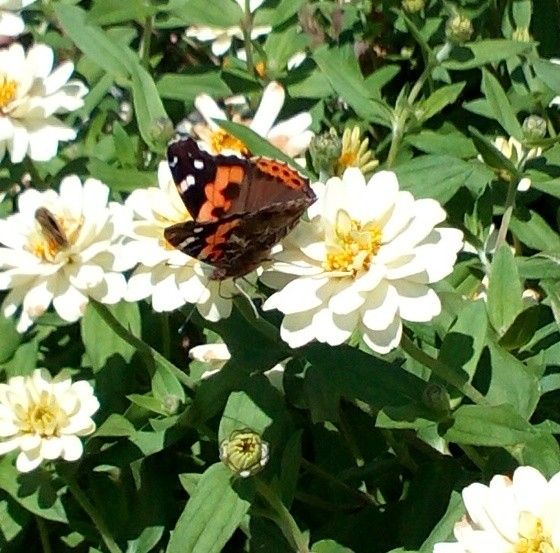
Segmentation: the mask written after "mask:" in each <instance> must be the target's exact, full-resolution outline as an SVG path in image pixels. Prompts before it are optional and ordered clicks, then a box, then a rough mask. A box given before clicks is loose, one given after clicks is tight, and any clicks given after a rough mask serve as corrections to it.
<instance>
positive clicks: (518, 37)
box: [511, 27, 533, 42]
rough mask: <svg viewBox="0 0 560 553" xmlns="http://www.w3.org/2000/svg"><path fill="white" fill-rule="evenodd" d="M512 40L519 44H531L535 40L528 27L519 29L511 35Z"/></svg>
mask: <svg viewBox="0 0 560 553" xmlns="http://www.w3.org/2000/svg"><path fill="white" fill-rule="evenodd" d="M511 38H512V40H515V41H517V42H531V41H532V40H533V38H532V37H531V33H529V29H528V28H527V27H517V29H515V30H514V31H513V33H512V34H511Z"/></svg>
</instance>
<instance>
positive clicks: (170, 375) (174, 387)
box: [152, 363, 185, 405]
mask: <svg viewBox="0 0 560 553" xmlns="http://www.w3.org/2000/svg"><path fill="white" fill-rule="evenodd" d="M152 392H153V393H154V397H155V398H156V399H157V400H159V401H160V402H161V404H162V405H167V404H168V402H169V400H170V398H172V401H177V400H179V401H180V402H181V403H185V390H184V388H183V386H181V383H180V382H179V380H178V379H177V377H176V376H175V372H174V371H173V370H172V369H171V368H170V367H169V365H166V364H165V365H164V364H163V363H156V372H155V373H154V375H153V376H152Z"/></svg>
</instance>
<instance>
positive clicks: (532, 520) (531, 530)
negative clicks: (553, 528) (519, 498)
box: [514, 512, 556, 553]
mask: <svg viewBox="0 0 560 553" xmlns="http://www.w3.org/2000/svg"><path fill="white" fill-rule="evenodd" d="M519 536H520V538H519V541H518V542H517V543H516V544H515V546H514V551H515V553H555V552H556V550H555V549H554V546H553V545H552V538H551V536H550V534H548V533H546V532H545V531H544V529H543V525H542V522H541V520H540V519H539V518H537V517H536V516H535V515H533V514H531V513H527V512H523V513H521V515H520V516H519Z"/></svg>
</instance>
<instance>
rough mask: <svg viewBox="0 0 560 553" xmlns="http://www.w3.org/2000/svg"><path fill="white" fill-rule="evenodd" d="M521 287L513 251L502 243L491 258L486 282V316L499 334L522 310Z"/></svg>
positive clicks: (502, 332) (503, 331) (501, 333)
mask: <svg viewBox="0 0 560 553" xmlns="http://www.w3.org/2000/svg"><path fill="white" fill-rule="evenodd" d="M522 293H523V288H522V286H521V281H520V279H519V275H518V273H517V266H516V265H515V260H514V257H513V253H512V252H511V250H510V248H509V246H508V245H506V244H502V246H500V248H499V249H498V251H497V252H496V254H495V255H494V259H493V260H492V266H491V268H490V279H489V282H488V303H487V306H488V317H489V319H490V322H491V323H492V326H493V327H494V329H495V330H496V331H497V332H498V334H499V335H500V336H501V335H503V334H504V333H505V331H506V330H507V329H508V328H509V327H510V326H511V324H512V323H513V321H514V320H515V317H517V315H519V313H521V311H522V310H523V300H522V298H521V295H522Z"/></svg>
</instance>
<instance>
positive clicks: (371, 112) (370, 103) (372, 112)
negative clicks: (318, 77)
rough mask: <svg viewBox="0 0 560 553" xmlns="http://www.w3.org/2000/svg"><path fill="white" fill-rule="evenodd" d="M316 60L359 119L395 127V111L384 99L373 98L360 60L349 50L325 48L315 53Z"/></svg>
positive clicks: (318, 49)
mask: <svg viewBox="0 0 560 553" xmlns="http://www.w3.org/2000/svg"><path fill="white" fill-rule="evenodd" d="M313 59H314V60H315V62H316V63H317V65H318V66H319V68H320V69H321V71H322V72H323V73H324V74H325V76H326V77H327V79H328V80H329V82H330V84H331V86H332V87H333V88H334V90H335V92H336V93H337V94H339V95H340V96H341V97H342V98H343V99H344V100H346V101H347V102H348V104H349V105H350V106H351V107H352V109H353V110H354V111H355V112H356V114H357V115H358V116H359V117H361V118H362V119H365V120H366V121H371V122H374V123H378V124H380V125H384V126H385V127H388V128H391V121H392V115H391V109H390V108H389V106H387V105H386V104H385V103H384V102H382V101H381V100H375V99H372V98H370V94H369V92H368V90H367V88H366V87H365V85H364V79H363V77H362V75H361V74H360V71H359V68H358V66H357V62H356V58H355V56H354V54H353V52H352V51H351V50H350V49H349V48H340V47H339V48H333V49H328V48H327V47H325V46H323V47H321V48H317V50H315V52H314V53H313Z"/></svg>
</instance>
